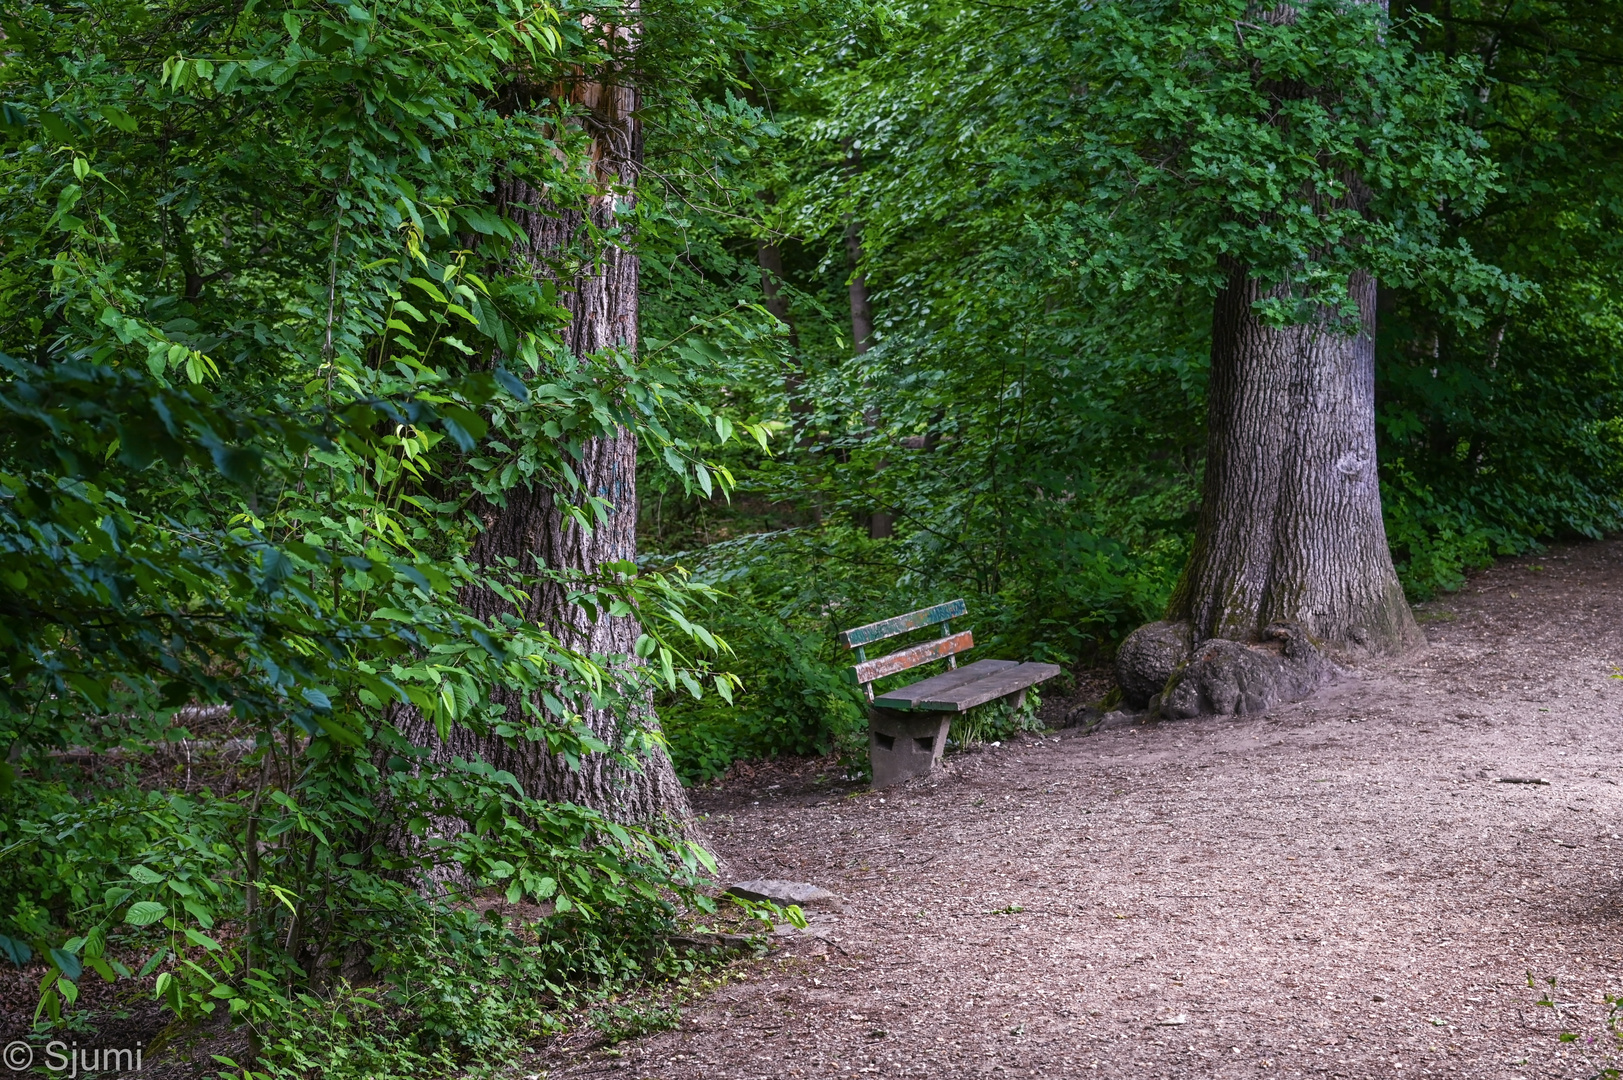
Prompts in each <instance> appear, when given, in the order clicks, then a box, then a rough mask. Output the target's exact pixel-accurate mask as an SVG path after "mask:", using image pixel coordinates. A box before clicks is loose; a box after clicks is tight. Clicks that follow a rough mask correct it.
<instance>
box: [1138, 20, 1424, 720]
mask: <svg viewBox="0 0 1623 1080" xmlns="http://www.w3.org/2000/svg"><path fill="white" fill-rule="evenodd" d="M1366 2H1367V0H1366ZM1378 6H1379V7H1380V8H1381V9H1382V10H1385V7H1386V5H1385V3H1384V2H1379V3H1378ZM1258 15H1259V17H1260V18H1263V19H1266V20H1269V21H1274V22H1289V21H1292V20H1294V19H1295V17H1296V9H1295V7H1294V6H1293V5H1291V4H1276V5H1270V6H1267V7H1265V8H1259V10H1258ZM1271 89H1272V91H1273V92H1274V93H1275V94H1276V95H1277V96H1281V97H1288V96H1294V95H1300V94H1311V93H1315V92H1318V91H1317V90H1316V88H1312V87H1299V86H1298V87H1273V88H1271ZM1344 179H1345V181H1346V190H1347V194H1346V195H1345V196H1343V197H1342V199H1341V201H1339V202H1336V203H1331V202H1329V201H1327V200H1321V199H1320V197H1319V196H1318V195H1317V194H1316V193H1312V192H1309V193H1307V196H1306V197H1307V198H1308V199H1309V201H1311V202H1313V203H1315V204H1317V205H1318V206H1319V207H1320V208H1321V209H1325V208H1329V207H1331V206H1336V207H1341V208H1345V207H1349V206H1350V207H1352V208H1354V209H1360V210H1361V209H1362V208H1363V207H1364V206H1366V205H1367V204H1368V198H1369V191H1368V188H1367V187H1366V186H1365V185H1364V184H1363V183H1362V181H1361V180H1360V178H1358V177H1356V176H1347V177H1345V178H1344ZM1227 272H1228V280H1227V282H1226V284H1225V285H1224V287H1223V288H1222V289H1221V290H1220V291H1219V292H1218V294H1217V297H1216V300H1215V303H1214V307H1213V317H1212V351H1211V357H1212V366H1211V376H1210V383H1209V390H1208V395H1207V456H1206V475H1205V481H1204V487H1203V490H1202V496H1201V510H1200V519H1199V522H1198V524H1197V526H1196V532H1195V542H1194V546H1193V549H1192V551H1191V553H1190V557H1189V563H1188V565H1187V566H1186V567H1185V568H1184V572H1183V576H1182V577H1181V579H1180V580H1179V583H1178V586H1177V588H1176V590H1175V591H1174V593H1173V597H1172V601H1171V603H1170V605H1169V607H1168V611H1167V617H1166V621H1165V622H1161V623H1151V624H1150V625H1149V626H1145V627H1141V628H1140V629H1139V630H1137V631H1135V632H1134V634H1133V635H1131V636H1130V637H1129V638H1128V640H1127V641H1125V642H1123V644H1122V648H1121V651H1120V653H1119V654H1118V656H1117V662H1116V669H1117V678H1118V682H1119V683H1120V685H1121V687H1122V691H1123V695H1124V697H1125V698H1126V699H1127V701H1128V703H1129V704H1132V705H1137V706H1142V705H1144V704H1151V705H1153V706H1154V707H1156V708H1159V709H1162V711H1163V712H1166V713H1167V714H1169V715H1196V714H1199V713H1203V712H1255V711H1259V710H1261V709H1266V708H1268V707H1269V706H1271V705H1273V704H1275V703H1277V702H1278V701H1280V700H1289V699H1294V698H1299V697H1301V696H1304V695H1305V694H1307V693H1311V692H1312V690H1313V688H1314V687H1316V686H1317V685H1319V684H1321V683H1322V682H1324V681H1326V680H1327V679H1329V678H1332V677H1333V676H1334V674H1335V672H1336V668H1335V665H1334V664H1330V663H1325V662H1322V661H1323V654H1324V653H1325V652H1330V653H1333V654H1339V655H1342V656H1347V655H1358V654H1369V653H1396V652H1402V651H1404V650H1406V649H1409V648H1411V647H1413V646H1415V645H1417V644H1420V643H1421V642H1423V641H1424V637H1423V635H1422V634H1421V632H1420V628H1419V626H1418V625H1417V624H1416V623H1415V620H1414V615H1413V613H1412V612H1411V611H1410V610H1409V605H1408V602H1407V600H1406V599H1405V598H1404V595H1403V587H1402V586H1401V585H1400V584H1399V582H1398V577H1397V572H1396V570H1395V569H1394V567H1393V565H1392V554H1391V549H1390V548H1389V547H1388V546H1387V542H1386V527H1385V524H1384V522H1383V520H1382V517H1381V492H1380V482H1379V478H1378V475H1377V472H1376V467H1375V319H1376V284H1375V281H1374V279H1373V278H1371V277H1370V276H1369V275H1367V274H1364V273H1361V272H1360V273H1354V274H1353V275H1352V276H1351V278H1350V280H1349V283H1348V285H1349V291H1350V293H1351V295H1352V297H1353V299H1354V300H1355V301H1356V303H1357V306H1358V311H1359V320H1358V325H1357V326H1356V327H1354V328H1348V327H1344V326H1342V325H1340V324H1338V322H1337V321H1336V320H1335V319H1334V318H1333V317H1332V313H1331V312H1329V311H1328V310H1321V311H1320V312H1319V314H1318V317H1317V318H1315V319H1314V320H1312V321H1310V322H1308V323H1306V324H1304V325H1297V326H1289V327H1272V326H1268V325H1266V324H1265V323H1264V322H1263V321H1262V320H1261V319H1259V318H1258V316H1257V312H1256V308H1255V305H1256V303H1257V302H1258V301H1259V300H1263V299H1267V298H1268V297H1269V296H1271V295H1274V294H1273V293H1270V292H1269V290H1268V289H1267V288H1266V287H1265V286H1263V285H1262V284H1261V283H1260V282H1259V281H1258V280H1257V279H1256V278H1254V277H1253V276H1252V274H1251V273H1250V269H1249V268H1248V267H1246V266H1244V265H1240V264H1238V263H1234V264H1230V265H1229V266H1228V267H1227ZM1281 288H1283V287H1281ZM1279 295H1284V294H1283V293H1280V294H1279ZM1211 642H1239V643H1248V644H1256V645H1261V646H1263V648H1262V649H1261V650H1260V652H1257V653H1256V654H1255V655H1250V654H1244V655H1242V653H1239V652H1236V650H1235V649H1234V648H1230V647H1228V646H1226V645H1225V646H1223V647H1216V646H1215V645H1214V646H1212V647H1208V646H1207V645H1206V644H1203V643H1211ZM1263 654H1267V655H1263ZM1157 688H1159V691H1157Z"/></svg>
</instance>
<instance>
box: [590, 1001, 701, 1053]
mask: <svg viewBox="0 0 1623 1080" xmlns="http://www.w3.org/2000/svg"><path fill="white" fill-rule="evenodd" d="M681 1022H682V1017H681V1014H680V1013H679V1012H678V1011H677V1009H676V1007H675V1006H665V1007H659V1006H654V1005H645V1006H640V1007H639V1006H636V1005H612V1006H609V1007H608V1008H605V1009H595V1010H593V1012H592V1026H593V1027H595V1028H597V1030H599V1031H601V1032H602V1033H603V1041H604V1042H606V1043H610V1044H613V1043H618V1042H624V1041H625V1040H627V1039H635V1038H637V1037H639V1036H642V1035H650V1034H653V1033H654V1032H656V1031H670V1030H671V1029H672V1028H674V1027H676V1026H677V1025H678V1024H680V1023H681Z"/></svg>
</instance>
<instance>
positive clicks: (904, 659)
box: [851, 630, 975, 685]
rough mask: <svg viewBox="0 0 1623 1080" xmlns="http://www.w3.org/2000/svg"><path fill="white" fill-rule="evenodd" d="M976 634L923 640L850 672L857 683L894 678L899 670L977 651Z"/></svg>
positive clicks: (965, 631)
mask: <svg viewBox="0 0 1623 1080" xmlns="http://www.w3.org/2000/svg"><path fill="white" fill-rule="evenodd" d="M974 646H975V635H974V634H973V633H971V632H970V631H968V630H964V631H961V632H959V633H956V634H953V635H952V636H951V637H944V638H936V639H935V640H934V641H921V642H919V643H918V644H917V645H909V646H908V647H907V648H905V649H897V650H896V651H895V652H893V653H891V654H890V655H888V656H876V657H874V658H873V659H872V660H864V661H863V662H862V663H860V664H858V665H857V666H856V667H854V668H852V669H851V673H852V675H853V677H854V678H855V680H856V681H857V682H858V683H861V684H863V685H867V684H869V683H871V682H873V681H874V680H875V679H882V678H884V677H885V676H886V675H894V674H896V673H897V672H898V671H906V670H907V669H908V668H916V667H918V666H919V665H920V664H928V663H929V662H930V661H932V660H941V659H944V658H946V657H949V656H953V655H955V654H957V653H961V652H963V651H964V650H966V649H971V648H974Z"/></svg>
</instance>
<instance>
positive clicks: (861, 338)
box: [845, 151, 896, 540]
mask: <svg viewBox="0 0 1623 1080" xmlns="http://www.w3.org/2000/svg"><path fill="white" fill-rule="evenodd" d="M860 166H861V158H860V157H859V156H858V155H857V153H856V151H852V153H851V157H850V168H851V169H852V170H853V171H854V170H856V169H857V168H860ZM845 254H846V257H847V258H849V259H850V261H851V283H850V285H849V287H848V293H849V295H850V299H851V348H852V349H853V350H854V351H855V352H856V354H857V355H858V356H861V355H862V354H863V353H865V352H867V351H868V346H869V345H870V344H871V343H872V341H873V305H872V304H870V303H869V302H868V282H867V280H866V279H865V278H864V277H863V276H862V270H861V266H862V226H861V225H859V224H858V223H857V222H855V221H853V222H851V223H850V224H848V225H847V226H846V228H845ZM862 416H863V420H864V421H865V422H866V423H867V425H868V428H869V429H870V430H872V431H877V430H879V409H878V408H877V407H876V406H873V405H870V406H868V408H867V409H865V410H864V411H863V414H862ZM889 465H890V462H889V461H887V460H885V459H884V458H880V459H879V461H878V463H877V464H875V465H874V472H876V473H880V472H884V471H885V469H886V467H888V466H889ZM862 516H863V517H865V518H866V519H867V521H866V525H867V529H868V536H869V538H870V539H873V540H883V539H884V538H885V537H887V536H890V535H891V534H893V533H894V532H895V531H896V515H895V514H892V513H891V512H890V511H889V510H885V509H877V510H873V511H870V512H869V513H867V514H864V515H862Z"/></svg>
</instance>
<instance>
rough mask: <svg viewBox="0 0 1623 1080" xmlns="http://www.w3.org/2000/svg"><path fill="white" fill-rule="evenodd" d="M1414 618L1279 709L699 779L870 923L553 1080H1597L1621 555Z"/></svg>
mask: <svg viewBox="0 0 1623 1080" xmlns="http://www.w3.org/2000/svg"><path fill="white" fill-rule="evenodd" d="M1419 614H1420V617H1421V619H1422V622H1423V624H1424V625H1425V627H1426V631H1427V634H1428V636H1429V638H1430V642H1431V643H1430V645H1429V646H1428V647H1427V648H1425V649H1424V650H1421V651H1420V652H1418V653H1416V654H1413V655H1411V656H1408V657H1405V658H1403V659H1402V660H1400V661H1395V662H1390V663H1385V664H1380V665H1372V666H1371V667H1369V668H1368V669H1366V670H1364V671H1363V672H1362V673H1361V674H1360V675H1359V676H1358V677H1356V678H1353V679H1349V680H1347V681H1345V682H1342V683H1340V684H1338V685H1336V686H1334V687H1332V688H1330V689H1329V690H1328V691H1326V692H1324V693H1323V694H1321V695H1320V696H1318V697H1316V698H1314V699H1312V700H1311V701H1308V702H1304V703H1301V704H1298V705H1295V706H1291V707H1289V708H1283V709H1280V710H1278V711H1276V712H1274V713H1272V714H1270V715H1268V716H1266V717H1264V718H1261V719H1228V720H1217V719H1213V720H1199V721H1184V722H1177V723H1165V724H1159V725H1152V726H1138V727H1130V728H1122V729H1117V730H1109V731H1104V732H1101V733H1099V734H1095V735H1091V736H1083V735H1081V734H1079V733H1071V732H1065V733H1061V734H1060V735H1059V736H1058V737H1057V738H1056V737H1052V736H1051V737H1048V738H1042V739H1028V740H1024V741H1020V742H1017V743H1014V744H1009V745H1005V746H1003V747H1001V748H988V749H986V750H983V751H980V752H976V753H972V754H967V755H963V756H960V757H958V758H956V759H953V760H952V764H951V767H950V769H949V770H948V771H947V772H946V774H945V775H942V776H940V777H939V778H936V779H933V780H932V781H929V782H926V783H920V784H917V785H914V786H909V787H905V788H901V789H893V790H892V791H890V792H887V793H885V794H883V795H879V794H872V793H866V792H862V793H854V792H853V793H848V789H842V790H834V791H831V790H830V789H831V787H832V786H833V785H831V784H829V783H822V784H817V783H814V782H813V780H814V777H813V776H812V775H811V773H810V772H809V771H806V770H802V771H801V772H799V773H795V772H793V771H791V770H785V769H780V770H771V769H768V770H763V771H761V772H758V773H757V774H756V777H755V778H754V780H753V781H744V782H737V781H735V782H734V783H733V784H731V785H729V786H727V787H725V788H723V789H721V790H719V791H718V790H710V791H706V792H703V793H700V794H699V797H698V801H699V804H700V806H701V808H702V809H704V810H707V811H708V812H709V813H710V814H711V815H712V816H711V818H710V821H709V828H710V830H711V835H712V837H713V839H714V841H715V843H716V845H717V847H718V849H719V850H720V852H721V853H722V854H723V856H724V857H725V858H726V859H727V860H728V861H729V863H730V864H731V867H732V870H733V873H734V875H735V876H736V877H738V878H740V879H742V878H746V877H780V878H789V879H792V880H798V881H810V882H814V883H817V884H820V885H824V886H827V887H829V888H832V889H834V890H835V891H836V892H837V893H839V894H840V896H841V897H842V898H843V902H844V907H843V910H842V911H840V912H838V913H835V914H826V915H820V916H818V917H816V918H815V919H814V921H813V927H812V931H813V932H812V933H811V934H809V935H803V936H797V937H796V938H795V939H793V940H791V941H789V942H787V943H786V944H785V945H783V946H782V947H781V948H779V949H777V950H775V951H774V953H773V954H772V956H771V957H769V958H767V959H765V960H762V961H753V962H746V963H741V964H740V965H738V966H737V968H736V969H735V975H736V978H735V979H734V980H733V981H730V982H728V983H727V984H726V985H724V986H723V987H721V988H720V989H718V990H716V991H714V992H713V993H711V994H709V995H708V996H706V997H704V998H703V999H701V1000H699V1001H697V1002H694V1003H692V1004H691V1005H690V1006H688V1007H686V1008H685V1009H684V1011H683V1018H682V1023H681V1027H680V1028H679V1029H678V1030H675V1031H669V1032H664V1033H660V1034H657V1035H651V1036H647V1037H644V1038H642V1039H640V1040H637V1041H633V1042H627V1043H622V1044H620V1046H619V1047H618V1048H616V1049H614V1050H610V1051H608V1052H607V1053H605V1052H604V1051H603V1050H602V1049H599V1050H596V1051H590V1052H583V1053H581V1054H579V1055H576V1056H572V1057H567V1058H565V1057H555V1058H554V1060H553V1064H554V1065H555V1068H554V1069H553V1071H552V1072H551V1074H550V1075H551V1076H553V1077H584V1076H591V1075H619V1076H628V1075H629V1076H635V1077H643V1076H647V1077H672V1078H675V1077H692V1078H704V1080H719V1078H730V1077H738V1078H743V1077H797V1076H804V1077H812V1076H817V1077H828V1076H857V1075H874V1076H884V1077H892V1076H894V1077H904V1076H918V1077H967V1076H996V1077H1015V1076H1032V1077H1041V1076H1052V1077H1072V1076H1090V1075H1091V1076H1111V1077H1125V1076H1133V1077H1205V1076H1212V1077H1253V1076H1270V1077H1272V1076H1343V1077H1370V1076H1448V1077H1492V1078H1496V1080H1498V1078H1505V1077H1527V1078H1534V1077H1538V1078H1543V1077H1568V1076H1571V1077H1589V1076H1592V1075H1594V1073H1595V1069H1596V1066H1597V1065H1598V1064H1599V1063H1600V1062H1601V1061H1602V1059H1603V1057H1604V1056H1605V1052H1606V1051H1607V1050H1608V1049H1609V1046H1610V1043H1609V1037H1608V1036H1606V1034H1605V1028H1604V1027H1603V1025H1602V1017H1603V1015H1604V1013H1605V1008H1604V1006H1603V1004H1602V995H1603V994H1604V993H1608V992H1611V993H1623V983H1620V982H1619V976H1623V964H1620V963H1619V961H1620V959H1623V906H1620V902H1623V886H1620V875H1619V868H1620V866H1623V840H1619V839H1618V837H1619V836H1623V787H1620V786H1619V779H1620V778H1623V770H1620V769H1619V767H1618V765H1619V758H1618V751H1619V749H1620V747H1623V730H1620V724H1619V722H1620V721H1623V682H1620V681H1617V680H1616V679H1613V678H1611V676H1612V675H1613V673H1614V672H1615V671H1616V670H1617V668H1616V665H1618V664H1619V663H1623V543H1618V542H1608V543H1601V544H1587V545H1581V546H1572V547H1560V548H1552V549H1551V550H1549V551H1546V552H1545V553H1543V554H1541V555H1539V556H1537V557H1535V558H1530V559H1522V560H1517V561H1514V562H1507V563H1505V564H1502V565H1500V566H1498V567H1496V568H1494V569H1493V570H1491V571H1489V572H1487V573H1484V574H1482V575H1481V576H1479V577H1476V578H1474V579H1473V580H1472V582H1471V583H1470V585H1469V586H1468V587H1467V588H1466V589H1465V590H1464V591H1462V592H1461V593H1459V594H1457V595H1454V596H1450V597H1447V598H1444V599H1443V600H1441V601H1438V602H1436V603H1433V604H1430V605H1426V606H1425V607H1424V608H1423V609H1421V610H1420V611H1419ZM1505 777H1524V778H1534V777H1536V778H1541V779H1545V780H1548V784H1547V785H1537V784H1520V783H1504V782H1500V781H1501V778H1505ZM1529 973H1531V974H1532V975H1533V976H1534V977H1535V978H1536V979H1537V980H1540V981H1539V987H1540V989H1537V990H1534V989H1529V987H1528V985H1527V982H1528V975H1529ZM1549 977H1553V978H1555V979H1556V980H1557V983H1556V984H1555V987H1554V989H1553V1000H1554V1001H1556V1002H1558V1003H1560V1004H1561V1006H1562V1008H1561V1014H1560V1016H1558V1015H1557V1012H1556V1010H1554V1009H1551V1008H1544V1007H1539V1006H1538V1005H1537V1004H1536V1002H1537V1001H1538V1000H1539V998H1540V997H1541V995H1542V994H1543V993H1544V991H1546V990H1549V989H1550V987H1549V985H1548V984H1547V983H1545V982H1543V981H1542V980H1544V979H1545V978H1549ZM1564 1027H1565V1028H1566V1029H1568V1030H1571V1031H1574V1032H1577V1033H1579V1040H1578V1041H1577V1042H1571V1043H1566V1044H1563V1043H1561V1042H1560V1041H1559V1040H1558V1035H1559V1033H1560V1032H1561V1031H1562V1030H1563V1028H1564ZM1591 1036H1593V1037H1594V1039H1595V1041H1594V1042H1593V1043H1590V1042H1589V1041H1588V1040H1589V1039H1590V1037H1591ZM560 1050H562V1048H560ZM616 1054H617V1055H618V1056H614V1055H616Z"/></svg>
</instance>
